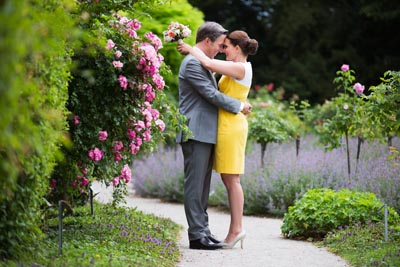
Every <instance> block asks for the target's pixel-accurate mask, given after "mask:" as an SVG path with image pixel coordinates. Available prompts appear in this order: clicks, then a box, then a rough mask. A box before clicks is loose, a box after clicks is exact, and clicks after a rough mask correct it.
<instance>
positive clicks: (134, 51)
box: [75, 14, 165, 186]
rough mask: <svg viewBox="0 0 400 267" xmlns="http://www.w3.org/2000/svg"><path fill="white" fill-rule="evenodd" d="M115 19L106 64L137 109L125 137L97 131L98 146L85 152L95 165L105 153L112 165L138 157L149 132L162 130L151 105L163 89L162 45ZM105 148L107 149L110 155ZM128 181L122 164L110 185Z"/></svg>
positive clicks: (135, 25) (136, 27)
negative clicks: (109, 65)
mask: <svg viewBox="0 0 400 267" xmlns="http://www.w3.org/2000/svg"><path fill="white" fill-rule="evenodd" d="M114 17H115V18H116V19H115V20H114V21H113V22H112V23H111V24H110V26H111V27H112V28H113V29H115V30H116V34H115V35H112V36H113V37H112V39H108V40H107V43H106V44H105V47H104V48H105V50H107V51H109V53H107V55H110V61H109V62H110V64H112V66H113V67H114V70H115V74H116V77H117V80H116V84H117V86H119V88H121V89H122V90H123V91H126V96H128V97H132V96H134V97H135V99H134V101H133V102H131V104H133V105H136V106H137V107H135V108H134V110H135V111H134V114H129V115H128V116H129V119H128V118H127V122H126V127H127V129H126V131H127V132H126V135H125V136H114V134H113V132H114V131H112V132H111V131H107V130H105V129H103V130H100V131H98V133H97V136H98V138H97V139H98V141H99V142H101V143H100V144H99V145H97V147H96V146H95V145H93V147H94V148H92V149H90V150H89V151H88V157H89V158H90V160H91V161H92V162H94V163H97V162H100V161H101V160H102V159H103V158H104V157H105V156H106V153H110V154H112V155H111V158H113V159H114V162H115V163H116V164H117V163H119V164H121V165H122V164H124V163H122V162H123V161H124V159H127V158H125V157H126V155H129V154H130V155H135V154H137V153H139V152H140V150H141V149H142V147H143V144H144V143H145V142H150V141H151V140H152V131H156V130H158V131H164V130H165V123H164V121H163V120H162V119H161V118H160V112H159V111H158V110H157V109H154V108H152V105H151V103H152V102H153V101H154V99H155V98H156V93H157V91H159V90H163V89H164V87H165V81H164V78H163V77H162V76H161V75H160V73H159V69H160V67H161V65H162V62H163V61H164V58H163V56H162V55H161V54H159V53H158V50H159V49H160V48H162V41H161V40H160V38H159V37H158V36H157V35H155V34H153V33H152V32H148V33H146V34H144V35H143V38H140V37H139V36H138V34H137V30H139V29H140V28H141V23H140V22H139V21H138V20H137V19H128V18H127V17H124V16H121V15H118V14H116V15H114ZM121 37H122V38H123V39H124V41H123V43H120V41H118V40H121V39H120V38H121ZM126 41H128V44H127V43H126ZM132 69H133V70H134V71H132ZM135 70H138V71H135ZM132 91H133V92H132ZM131 93H132V94H131ZM79 123H80V122H79V117H78V116H76V117H75V124H79ZM107 147H110V149H109V150H111V151H110V152H108V150H107ZM107 158H108V154H107ZM80 177H82V178H81V179H78V180H76V181H75V182H76V183H77V184H83V183H85V181H86V180H85V179H86V177H84V176H82V175H80ZM130 180H131V169H130V168H129V166H128V165H127V164H125V165H124V166H123V167H122V169H121V171H120V174H118V175H117V176H115V177H114V178H112V184H113V185H114V186H118V185H119V184H120V183H121V182H125V183H128V182H129V181H130ZM78 181H79V183H78Z"/></svg>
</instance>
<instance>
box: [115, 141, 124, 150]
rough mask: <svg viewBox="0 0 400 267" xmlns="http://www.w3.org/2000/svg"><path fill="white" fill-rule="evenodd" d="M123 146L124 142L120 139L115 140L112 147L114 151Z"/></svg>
mask: <svg viewBox="0 0 400 267" xmlns="http://www.w3.org/2000/svg"><path fill="white" fill-rule="evenodd" d="M123 147H124V144H123V143H122V141H116V142H114V146H113V149H114V150H115V151H120V150H121V149H122V148H123Z"/></svg>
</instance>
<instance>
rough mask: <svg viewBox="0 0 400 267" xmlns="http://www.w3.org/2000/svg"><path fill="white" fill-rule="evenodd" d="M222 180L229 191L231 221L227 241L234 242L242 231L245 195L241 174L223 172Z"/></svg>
mask: <svg viewBox="0 0 400 267" xmlns="http://www.w3.org/2000/svg"><path fill="white" fill-rule="evenodd" d="M221 178H222V181H223V183H224V185H225V187H226V190H227V191H228V200H229V207H230V211H231V223H230V226H229V232H228V235H227V236H226V238H225V242H227V243H229V242H232V241H233V240H234V239H235V237H236V236H237V235H238V234H239V233H240V232H241V231H242V218H243V204H244V196H243V190H242V185H241V184H240V176H239V174H221Z"/></svg>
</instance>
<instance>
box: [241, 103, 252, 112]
mask: <svg viewBox="0 0 400 267" xmlns="http://www.w3.org/2000/svg"><path fill="white" fill-rule="evenodd" d="M252 107H253V106H252V105H251V104H250V103H249V102H244V107H243V109H242V113H243V114H244V115H247V114H249V113H250V112H251V108H252Z"/></svg>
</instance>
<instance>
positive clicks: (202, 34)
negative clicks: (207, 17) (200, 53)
mask: <svg viewBox="0 0 400 267" xmlns="http://www.w3.org/2000/svg"><path fill="white" fill-rule="evenodd" d="M227 33H228V30H226V29H225V28H224V27H222V26H221V25H220V24H219V23H216V22H213V21H206V22H205V23H204V24H203V25H201V26H200V27H199V29H198V30H197V34H196V43H199V42H201V41H203V40H204V39H206V38H209V39H210V40H211V41H212V42H214V41H215V40H216V39H217V38H218V37H220V36H221V35H223V34H227Z"/></svg>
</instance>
